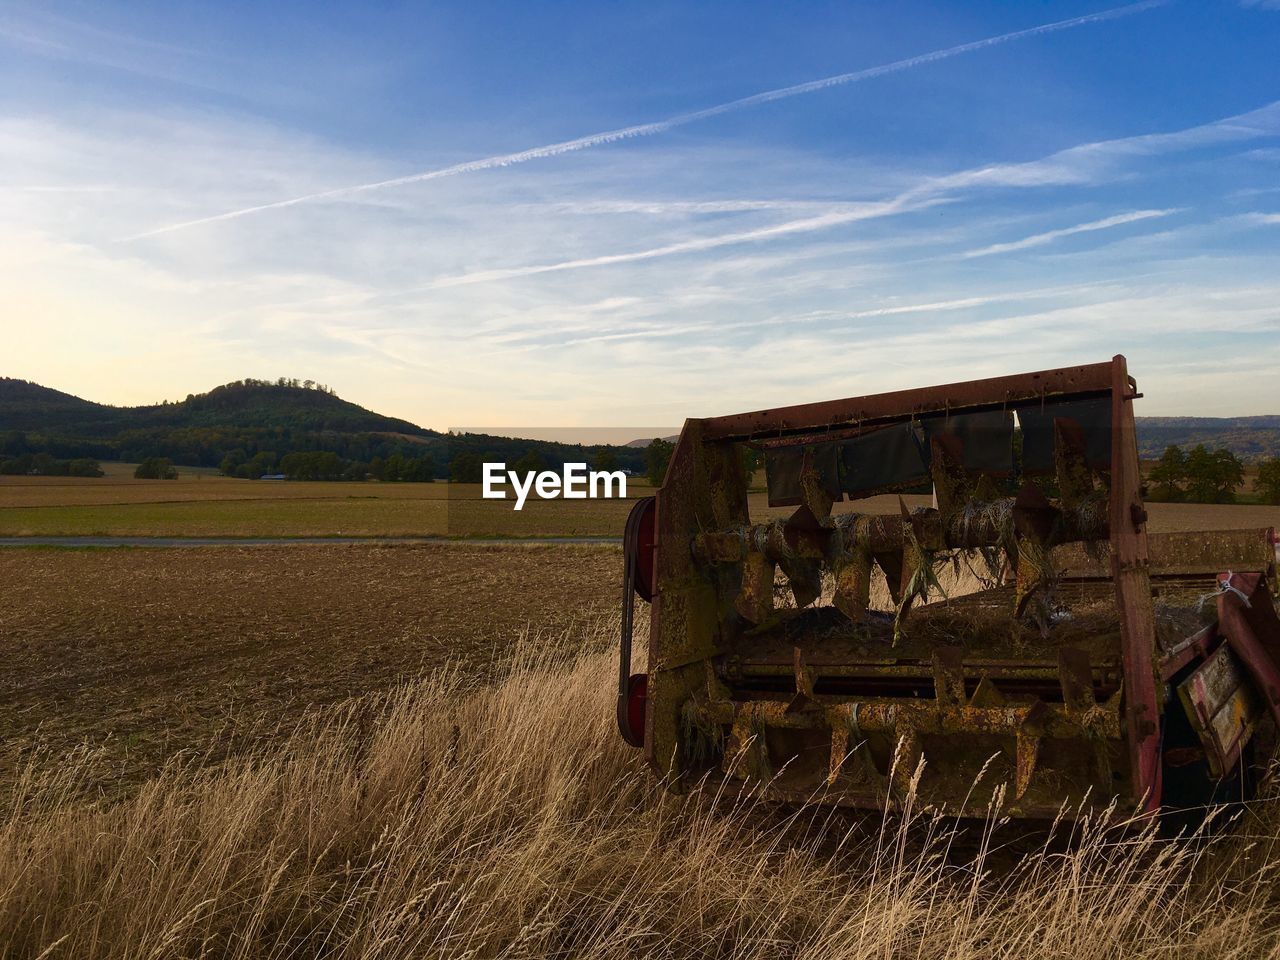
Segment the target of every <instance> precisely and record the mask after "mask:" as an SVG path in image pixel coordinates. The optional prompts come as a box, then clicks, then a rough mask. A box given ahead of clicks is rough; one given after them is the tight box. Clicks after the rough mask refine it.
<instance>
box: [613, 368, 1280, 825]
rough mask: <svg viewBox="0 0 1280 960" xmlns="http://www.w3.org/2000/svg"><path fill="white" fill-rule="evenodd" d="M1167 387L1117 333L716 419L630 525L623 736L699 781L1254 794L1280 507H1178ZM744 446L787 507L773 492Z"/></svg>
mask: <svg viewBox="0 0 1280 960" xmlns="http://www.w3.org/2000/svg"><path fill="white" fill-rule="evenodd" d="M1138 396H1139V394H1138V392H1137V387H1136V384H1135V381H1134V380H1133V379H1132V378H1131V377H1130V376H1129V374H1128V370H1127V365H1126V362H1125V359H1124V357H1119V356H1118V357H1115V358H1114V359H1113V360H1111V361H1109V362H1104V363H1097V364H1091V365H1086V366H1078V367H1067V368H1061V369H1057V370H1046V371H1041V372H1038V373H1029V374H1022V375H1018V376H1009V377H998V378H993V379H987V380H975V381H969V382H965V383H956V384H951V385H948V386H941V387H931V388H925V389H918V390H904V391H899V392H894V393H885V394H879V395H874V396H866V397H857V398H852V399H847V400H836V401H831V402H825V403H811V404H803V405H799V406H793V407H786V408H780V409H774V410H763V411H758V412H755V413H747V414H741V415H736V416H725V417H716V418H711V419H693V420H689V421H687V422H686V423H685V425H684V428H683V431H682V432H681V434H680V437H679V440H678V441H677V443H676V446H675V450H674V452H673V455H672V458H671V461H670V465H669V467H668V469H667V474H666V479H665V482H664V483H663V485H662V487H661V489H660V490H659V491H658V493H657V495H656V497H650V498H646V499H644V500H641V501H638V502H637V504H636V506H635V508H634V510H633V511H632V514H631V516H630V518H629V520H628V523H627V529H626V535H625V548H626V564H625V566H626V575H625V576H626V582H625V584H624V588H623V589H624V600H623V634H622V651H621V653H622V656H621V664H620V670H619V691H618V725H619V729H620V731H621V733H622V736H623V737H624V739H626V741H627V742H628V743H630V744H632V745H633V746H636V747H641V748H643V750H644V755H645V758H646V760H647V761H648V763H649V765H650V766H651V767H652V768H653V770H654V771H655V772H656V773H657V774H658V775H659V776H660V777H661V778H663V780H664V781H665V782H666V783H668V784H669V785H670V786H671V787H672V788H673V789H681V788H682V787H684V786H687V785H688V784H690V783H693V782H696V781H699V780H701V779H703V778H712V779H719V778H736V779H739V780H742V781H745V782H747V783H753V784H756V785H758V787H759V789H760V790H761V791H762V792H763V793H764V795H766V796H769V797H773V798H776V799H781V800H785V801H802V802H804V801H819V802H828V803H836V804H842V805H848V806H856V807H871V808H889V809H893V808H897V807H900V806H901V805H902V804H903V803H904V801H905V799H906V797H907V796H908V795H913V796H915V797H918V798H919V799H920V800H922V801H924V802H927V803H934V804H937V805H940V806H942V807H944V808H946V809H948V810H950V811H951V812H954V813H958V814H980V813H983V812H985V811H986V810H987V809H988V807H989V804H990V802H991V801H992V799H993V797H994V796H995V795H996V794H995V791H999V792H1000V796H1001V798H1002V803H1003V809H1004V810H1005V812H1007V813H1010V814H1013V815H1016V816H1025V817H1053V816H1056V815H1058V814H1059V812H1060V811H1065V812H1066V813H1067V815H1071V813H1072V811H1081V810H1086V809H1089V808H1090V807H1091V806H1094V805H1097V804H1105V803H1108V802H1110V801H1111V800H1112V799H1113V798H1115V797H1119V798H1121V801H1122V802H1125V803H1129V804H1132V806H1133V807H1134V808H1136V809H1140V810H1143V811H1154V810H1156V809H1159V808H1161V806H1162V805H1163V806H1164V808H1165V809H1168V808H1169V807H1173V806H1176V807H1183V808H1191V807H1196V806H1199V805H1203V804H1207V803H1211V802H1216V801H1221V800H1227V799H1231V798H1233V797H1235V798H1238V797H1240V796H1242V795H1243V794H1244V793H1246V792H1247V791H1248V789H1249V782H1250V774H1251V771H1250V767H1251V764H1253V763H1255V762H1256V761H1257V760H1258V759H1259V758H1261V756H1262V754H1263V752H1264V751H1265V750H1269V749H1270V744H1271V743H1272V741H1273V738H1274V731H1275V729H1276V723H1277V720H1280V619H1277V614H1276V607H1275V604H1274V601H1273V599H1272V597H1273V596H1274V593H1275V589H1276V554H1275V533H1274V531H1273V530H1270V529H1261V530H1231V531H1213V532H1195V533H1177V534H1174V533H1169V534H1149V533H1148V532H1147V513H1146V509H1145V507H1144V505H1143V499H1142V480H1141V474H1140V469H1139V462H1138V453H1137V444H1136V440H1135V433H1134V413H1133V406H1134V401H1135V400H1136V399H1137V398H1138ZM744 445H746V446H748V447H750V448H753V449H754V450H756V451H758V452H759V453H761V454H762V455H763V461H764V467H765V480H766V484H767V489H768V503H769V506H770V507H785V508H788V511H787V513H786V514H785V515H778V516H776V517H774V518H765V519H759V520H755V521H753V519H752V517H751V516H750V513H749V504H748V494H747V484H746V474H745V470H744V467H743V456H742V452H743V451H742V448H743V446H744ZM913 493H914V494H924V496H923V497H921V496H915V497H912V499H913V502H915V503H917V504H921V503H930V504H931V505H917V506H915V507H914V508H909V507H908V506H907V502H906V500H905V499H904V497H903V496H902V495H903V494H907V495H911V494H913ZM886 494H890V495H892V494H898V496H896V497H893V496H890V497H888V498H886V497H885V496H884V495H886ZM926 497H930V499H925V498H926ZM869 498H878V499H876V500H874V501H871V500H869ZM886 504H887V505H888V507H889V509H888V510H886V509H885V506H886ZM872 505H874V506H875V507H876V509H871V506H872ZM790 508H794V509H790ZM959 569H963V570H966V571H971V573H970V574H969V584H970V585H969V588H968V589H966V590H965V591H964V592H963V593H962V594H961V593H960V592H958V591H956V590H954V589H952V590H951V594H952V595H951V596H946V595H944V584H943V580H946V579H947V575H948V572H949V571H954V570H959ZM951 579H952V581H953V582H954V581H955V580H956V579H957V578H956V577H954V576H952V577H951ZM875 594H879V597H878V600H877V599H875V598H874V597H873V595H875ZM637 596H638V597H640V598H641V599H642V600H644V601H648V602H649V603H650V604H651V610H650V617H649V629H650V634H649V644H648V665H647V672H645V673H638V674H633V673H632V672H631V641H632V636H631V634H632V622H633V613H634V598H635V597H637ZM922 761H923V762H922Z"/></svg>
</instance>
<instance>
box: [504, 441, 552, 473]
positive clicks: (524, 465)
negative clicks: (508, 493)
mask: <svg viewBox="0 0 1280 960" xmlns="http://www.w3.org/2000/svg"><path fill="white" fill-rule="evenodd" d="M545 469H547V465H546V464H545V463H544V462H543V460H542V455H541V454H540V453H538V451H537V450H534V449H533V448H530V449H528V450H526V451H525V454H524V456H522V457H521V458H520V459H519V460H517V461H516V462H515V463H513V464H512V465H511V472H512V473H514V474H515V475H516V476H518V477H521V478H522V479H523V478H524V477H526V476H528V475H529V474H531V473H541V472H542V471H543V470H545Z"/></svg>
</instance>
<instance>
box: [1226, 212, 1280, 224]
mask: <svg viewBox="0 0 1280 960" xmlns="http://www.w3.org/2000/svg"><path fill="white" fill-rule="evenodd" d="M1237 219H1239V220H1242V221H1244V222H1245V223H1262V224H1273V223H1280V213H1242V214H1240V216H1239V217H1238V218H1237Z"/></svg>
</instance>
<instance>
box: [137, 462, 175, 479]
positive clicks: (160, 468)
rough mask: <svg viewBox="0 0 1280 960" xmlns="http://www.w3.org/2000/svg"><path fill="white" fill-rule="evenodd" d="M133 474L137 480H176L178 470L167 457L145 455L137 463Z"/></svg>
mask: <svg viewBox="0 0 1280 960" xmlns="http://www.w3.org/2000/svg"><path fill="white" fill-rule="evenodd" d="M133 476H134V478H135V479H137V480H177V479H178V471H177V470H175V469H174V468H173V461H172V460H170V459H169V458H168V457H147V458H146V459H145V460H143V461H142V462H141V463H140V464H138V467H137V469H136V470H134V471H133Z"/></svg>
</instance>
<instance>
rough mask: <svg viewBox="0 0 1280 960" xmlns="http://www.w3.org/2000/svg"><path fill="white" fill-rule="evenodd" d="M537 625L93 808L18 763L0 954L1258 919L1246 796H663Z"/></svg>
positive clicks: (1270, 841)
mask: <svg viewBox="0 0 1280 960" xmlns="http://www.w3.org/2000/svg"><path fill="white" fill-rule="evenodd" d="M608 639H611V635H610V634H609V632H608V628H607V627H604V626H602V642H604V641H605V640H608ZM533 646H534V645H526V646H525V647H524V648H523V649H524V651H525V652H524V653H523V654H522V655H520V656H518V657H516V659H515V660H514V661H513V662H512V663H511V664H510V666H509V669H508V671H507V673H506V676H505V679H502V680H501V681H499V682H498V683H496V685H493V686H487V687H485V686H479V685H475V684H472V683H470V682H468V680H467V679H466V678H465V677H463V676H461V675H459V674H458V673H456V672H454V673H447V674H442V675H438V676H434V677H432V678H430V679H427V680H424V681H423V682H421V683H420V684H418V685H416V686H412V687H410V688H407V689H404V690H402V691H400V692H398V693H397V694H395V695H394V696H391V697H388V698H369V699H366V700H362V701H358V702H355V703H352V704H351V705H350V706H349V707H347V708H346V709H344V710H342V711H340V712H338V713H330V714H329V715H328V716H325V717H322V718H316V719H314V720H312V721H310V722H309V723H308V724H307V725H305V726H304V727H302V728H301V729H299V730H298V731H297V732H296V733H295V734H294V735H293V736H292V737H291V738H290V739H288V741H287V742H286V743H285V744H284V745H283V746H277V747H273V748H265V747H264V748H263V749H262V750H261V751H260V752H259V753H258V754H257V755H255V756H253V757H252V758H250V759H247V760H242V761H236V762H234V763H232V764H229V765H224V766H222V767H219V768H214V769H200V768H199V766H198V764H197V763H195V762H193V761H186V762H184V761H175V762H174V764H172V765H171V766H170V767H169V768H168V769H167V770H166V771H165V772H164V773H163V774H162V775H161V776H160V777H158V778H157V779H155V780H154V781H152V782H150V783H148V784H147V785H146V786H144V787H143V788H142V789H141V790H140V791H139V792H138V793H137V794H136V795H135V796H133V797H132V798H130V799H128V800H125V801H122V802H120V803H117V804H115V805H112V806H107V807H93V806H86V805H84V804H83V802H81V801H79V800H78V799H76V797H77V796H79V795H80V793H79V789H80V788H79V785H77V784H76V783H75V779H76V769H75V765H74V764H68V766H67V768H66V769H65V770H64V771H63V772H62V773H61V774H59V775H57V776H55V777H45V778H43V779H37V778H28V779H27V780H25V781H24V782H23V783H22V784H20V785H19V787H18V788H17V790H16V791H15V795H14V796H13V797H12V803H11V807H10V809H11V812H10V813H9V814H8V817H7V819H6V820H5V821H4V823H3V825H2V827H0V938H3V939H2V947H3V955H4V956H10V957H75V958H99V957H128V958H162V957H273V958H286V957H289V958H293V957H298V958H304V957H334V958H337V957H343V958H346V957H362V958H372V957H387V958H392V957H406V958H407V957H459V958H461V957H496V956H502V957H605V958H607V957H633V956H653V957H681V958H683V957H719V956H732V957H770V958H773V957H806V958H836V957H840V958H846V957H848V958H854V957H876V958H890V957H928V958H935V957H936V958H976V957H1019V958H1021V957H1028V958H1038V957H1069V958H1071V960H1089V958H1095V957H1114V956H1126V957H1151V958H1154V957H1160V958H1167V957H1206V958H1208V957H1213V958H1220V957H1257V956H1266V955H1271V954H1274V953H1275V951H1276V950H1277V946H1278V945H1280V920H1278V919H1277V913H1276V908H1275V906H1274V905H1273V904H1272V901H1271V885H1272V882H1273V881H1272V878H1273V875H1274V869H1275V866H1276V864H1277V863H1278V862H1280V856H1276V855H1274V854H1275V851H1274V850H1273V846H1274V840H1275V837H1276V835H1277V834H1276V832H1275V830H1274V829H1272V827H1271V826H1270V825H1269V824H1268V823H1267V821H1266V818H1267V816H1268V812H1267V810H1266V808H1265V806H1264V807H1263V808H1261V809H1260V810H1259V811H1256V812H1255V813H1254V814H1253V815H1251V816H1250V817H1249V818H1248V822H1247V823H1246V824H1245V825H1244V826H1243V827H1241V828H1239V831H1238V832H1237V833H1236V834H1233V835H1229V836H1227V837H1226V838H1225V839H1222V840H1219V841H1217V842H1216V843H1215V844H1205V843H1199V842H1181V843H1172V842H1168V841H1162V840H1159V839H1158V838H1156V837H1155V836H1154V835H1152V834H1151V833H1150V832H1148V833H1135V832H1133V831H1130V832H1127V833H1125V832H1119V831H1116V830H1108V829H1105V825H1104V824H1097V823H1093V824H1086V825H1082V826H1079V827H1076V828H1067V827H1065V826H1064V827H1060V828H1059V833H1063V832H1066V831H1068V830H1069V829H1070V830H1074V832H1075V834H1076V836H1075V839H1074V842H1071V843H1066V842H1063V841H1062V840H1061V839H1059V840H1054V839H1046V838H1044V837H1043V836H1033V837H1030V838H1029V837H1027V836H1026V835H1025V834H1024V833H1023V832H1022V831H1020V830H1014V829H1012V828H1011V827H1010V826H1002V825H1000V824H999V823H996V822H994V821H993V822H992V823H989V824H977V825H974V824H968V825H964V826H961V827H957V825H955V824H953V823H951V822H949V821H947V820H946V819H944V818H941V817H935V816H932V815H929V814H926V813H917V814H915V815H912V816H908V817H902V818H894V819H881V818H878V817H874V816H872V817H852V816H848V815H845V814H835V813H832V812H831V811H829V810H825V809H812V810H802V811H790V812H788V811H783V810H777V809H772V808H769V807H765V806H762V805H760V804H757V803H754V802H752V801H751V800H750V799H748V798H745V797H741V796H738V795H735V794H732V793H724V792H722V793H719V794H717V793H716V792H715V791H714V790H712V789H711V788H705V789H702V790H695V791H693V792H692V793H690V794H688V795H685V796H674V795H671V794H667V793H665V792H663V791H661V790H660V789H659V788H657V787H656V786H655V784H654V783H653V782H651V779H650V778H649V776H648V775H647V774H646V772H645V771H644V770H643V769H642V768H641V765H640V763H639V762H638V760H637V757H636V756H635V755H634V753H633V752H632V751H631V750H630V749H628V748H627V747H625V746H623V745H622V744H621V743H620V742H619V741H618V738H617V736H616V734H615V731H614V729H613V722H612V712H613V682H614V681H613V670H614V665H613V662H612V659H611V657H610V656H609V655H608V654H607V653H605V652H603V651H599V652H592V653H587V654H582V655H579V656H572V657H570V656H561V657H552V656H538V655H533V654H530V653H529V650H530V649H531V648H532V647H533ZM1240 831H1243V832H1240ZM1249 835H1252V839H1245V838H1246V837H1248V836H1249ZM1009 843H1015V844H1016V849H1015V850H1010V849H1008V848H1007V844H1009ZM1018 851H1020V853H1019V852H1018Z"/></svg>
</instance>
